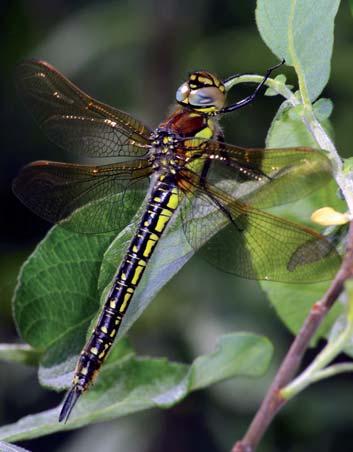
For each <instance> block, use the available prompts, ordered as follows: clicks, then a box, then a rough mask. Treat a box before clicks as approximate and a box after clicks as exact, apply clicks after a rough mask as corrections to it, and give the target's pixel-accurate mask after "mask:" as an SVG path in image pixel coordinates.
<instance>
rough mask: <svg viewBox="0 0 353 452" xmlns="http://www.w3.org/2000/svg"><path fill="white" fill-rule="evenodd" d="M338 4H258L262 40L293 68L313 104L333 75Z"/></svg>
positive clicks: (284, 0)
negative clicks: (334, 28)
mask: <svg viewBox="0 0 353 452" xmlns="http://www.w3.org/2000/svg"><path fill="white" fill-rule="evenodd" d="M339 3H340V2H339V0H316V1H315V2H311V1H307V0H271V1H269V0H258V1H257V8H256V22H257V26H258V29H259V31H260V34H261V36H262V39H263V40H264V41H265V43H266V44H267V45H268V47H269V48H270V49H271V50H272V52H273V53H274V54H275V55H276V56H277V57H278V59H282V58H285V60H286V63H287V64H288V65H291V66H294V68H295V70H296V72H297V74H298V78H299V80H300V81H301V84H302V86H301V89H305V90H306V91H307V93H308V96H309V97H310V99H311V100H315V99H316V98H317V97H318V96H319V94H320V93H321V91H322V90H323V88H324V87H325V85H326V83H327V81H328V79H329V75H330V61H331V54H332V47H333V27H334V19H335V16H336V13H337V9H338V6H339Z"/></svg>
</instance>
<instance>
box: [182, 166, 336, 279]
mask: <svg viewBox="0 0 353 452" xmlns="http://www.w3.org/2000/svg"><path fill="white" fill-rule="evenodd" d="M181 177H182V182H181V189H182V190H183V191H184V192H185V193H187V196H188V198H189V200H188V202H186V203H184V205H183V206H182V218H183V226H184V231H185V235H186V237H187V240H188V242H189V243H190V245H191V246H192V247H193V248H194V249H195V250H198V249H200V248H201V250H200V253H201V254H202V256H204V257H205V258H206V259H207V260H208V261H210V262H211V263H212V264H213V265H215V266H216V267H218V268H220V269H221V270H223V271H226V272H230V273H233V274H236V275H238V276H241V277H243V278H249V279H263V280H273V281H281V282H314V281H321V280H328V279H331V278H332V277H333V276H334V274H335V272H336V271H337V268H338V266H339V263H340V257H339V255H338V254H337V251H336V250H335V248H334V247H333V246H332V245H331V243H330V242H329V241H328V240H327V239H326V238H324V237H323V236H321V235H320V234H318V233H316V232H315V231H313V230H311V229H309V228H305V227H303V226H300V225H297V224H295V223H292V222H289V221H287V220H284V219H282V218H279V217H275V216H273V215H270V214H268V213H266V212H262V211H260V210H258V209H256V208H254V207H252V206H250V205H248V204H244V203H242V202H239V201H237V200H236V199H234V198H232V197H230V196H229V195H228V194H227V193H225V192H223V191H222V190H220V189H219V188H217V187H215V186H212V185H210V184H208V183H206V185H204V186H203V187H202V186H201V185H200V178H199V176H198V175H197V174H195V173H193V172H192V171H189V170H184V171H183V172H182V174H181Z"/></svg>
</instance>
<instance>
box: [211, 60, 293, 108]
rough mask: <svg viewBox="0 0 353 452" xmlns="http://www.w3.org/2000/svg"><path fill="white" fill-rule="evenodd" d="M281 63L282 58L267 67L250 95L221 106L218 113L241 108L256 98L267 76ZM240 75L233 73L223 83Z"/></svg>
mask: <svg viewBox="0 0 353 452" xmlns="http://www.w3.org/2000/svg"><path fill="white" fill-rule="evenodd" d="M282 64H284V60H282V61H281V62H280V63H279V64H276V65H275V66H272V67H270V68H269V69H267V71H266V73H265V75H264V78H263V80H262V82H261V83H259V84H258V85H257V87H256V88H255V91H254V92H253V93H252V94H250V96H247V97H245V98H244V99H241V100H239V101H238V102H235V103H234V104H232V105H229V106H228V107H225V108H222V109H221V110H220V111H219V113H229V112H231V111H234V110H238V108H243V107H245V106H246V105H248V104H251V103H252V102H253V101H254V100H255V98H256V96H257V94H258V93H259V91H260V89H261V88H262V87H263V86H264V84H265V83H266V80H267V79H268V78H269V76H270V75H271V73H272V71H274V70H275V69H277V68H278V67H279V66H282ZM241 75H243V74H236V75H233V76H232V77H229V78H228V79H226V80H224V81H223V83H226V82H229V81H230V80H232V79H234V78H237V77H240V76H241Z"/></svg>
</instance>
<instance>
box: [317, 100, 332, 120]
mask: <svg viewBox="0 0 353 452" xmlns="http://www.w3.org/2000/svg"><path fill="white" fill-rule="evenodd" d="M313 107H314V114H315V116H316V117H317V119H318V120H319V121H324V120H325V119H328V118H329V117H330V116H331V113H332V110H333V103H332V100H331V99H326V98H324V97H322V98H321V99H319V100H317V101H316V102H315V103H314V105H313Z"/></svg>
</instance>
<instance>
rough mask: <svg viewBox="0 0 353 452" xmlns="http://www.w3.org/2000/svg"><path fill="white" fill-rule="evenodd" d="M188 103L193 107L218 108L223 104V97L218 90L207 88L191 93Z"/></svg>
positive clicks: (211, 87)
mask: <svg viewBox="0 0 353 452" xmlns="http://www.w3.org/2000/svg"><path fill="white" fill-rule="evenodd" d="M189 102H190V105H194V106H195V107H211V106H215V107H217V108H218V107H219V106H222V105H223V103H224V95H223V93H222V92H221V91H220V90H219V89H218V88H216V87H213V86H209V87H205V88H200V89H197V90H194V91H191V93H190V95H189Z"/></svg>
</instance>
